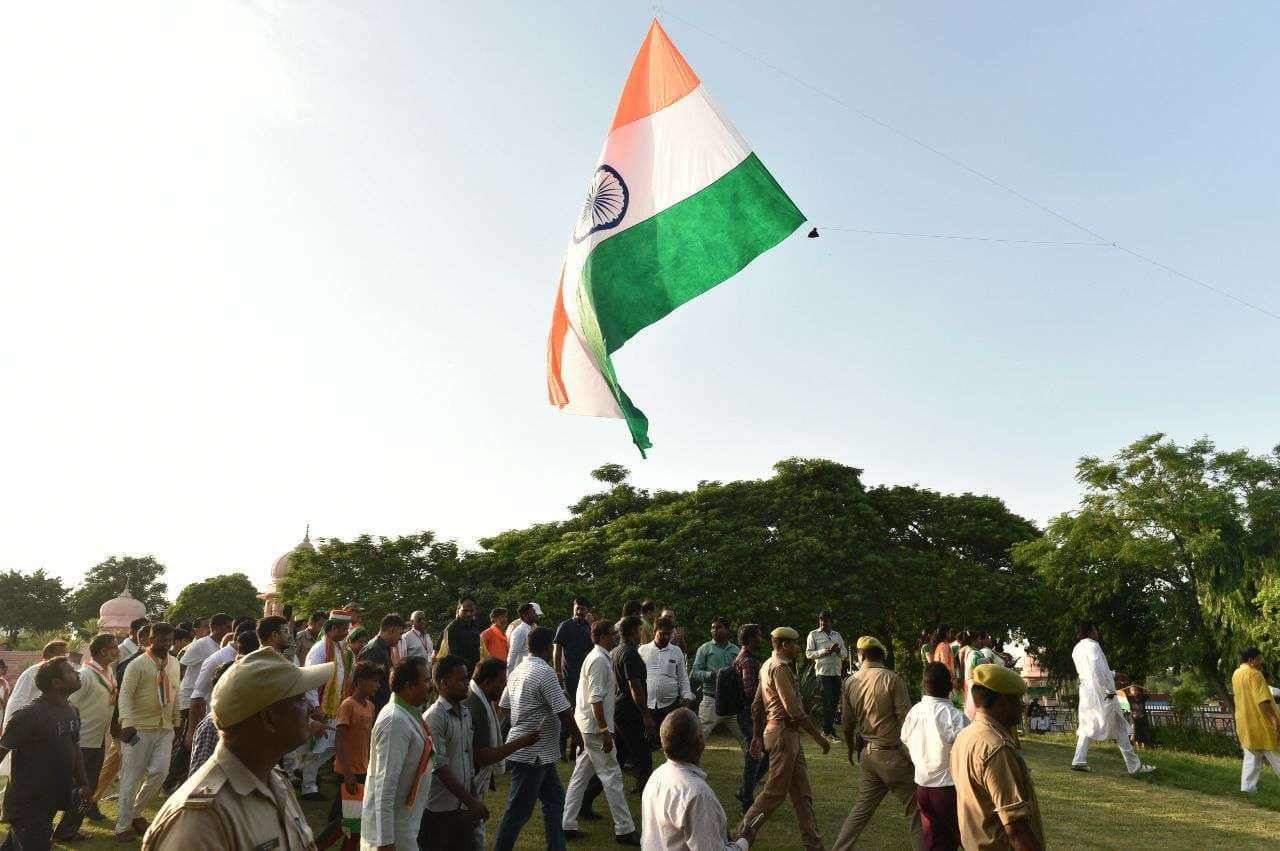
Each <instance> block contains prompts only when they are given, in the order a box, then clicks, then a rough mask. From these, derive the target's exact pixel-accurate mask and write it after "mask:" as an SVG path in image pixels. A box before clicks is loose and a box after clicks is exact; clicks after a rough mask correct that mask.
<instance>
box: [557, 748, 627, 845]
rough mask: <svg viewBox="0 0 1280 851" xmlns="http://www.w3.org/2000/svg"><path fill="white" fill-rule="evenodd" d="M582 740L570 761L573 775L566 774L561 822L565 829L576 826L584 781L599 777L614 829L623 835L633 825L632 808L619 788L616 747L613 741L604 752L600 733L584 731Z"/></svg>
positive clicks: (619, 777) (625, 794)
mask: <svg viewBox="0 0 1280 851" xmlns="http://www.w3.org/2000/svg"><path fill="white" fill-rule="evenodd" d="M582 742H583V745H585V747H583V749H582V753H580V754H578V760H577V762H575V763H574V764H573V776H572V777H570V778H569V791H568V792H566V793H565V796H564V819H563V821H562V822H561V824H562V826H563V827H564V829H565V830H577V829H578V810H580V809H582V798H583V795H584V794H585V793H586V791H587V783H588V782H590V780H591V778H592V776H593V775H594V776H596V777H599V778H600V785H601V786H603V787H604V796H605V798H606V799H607V800H608V801H609V812H610V813H612V814H613V832H614V833H616V834H617V835H618V836H624V835H626V834H628V833H631V832H632V831H633V830H635V829H636V823H635V822H634V821H632V820H631V809H630V808H629V807H628V806H627V793H626V790H625V789H623V788H622V767H621V766H619V765H618V748H617V743H616V742H615V743H614V748H613V750H611V751H609V752H608V753H605V752H604V736H602V735H600V734H599V733H583V734H582Z"/></svg>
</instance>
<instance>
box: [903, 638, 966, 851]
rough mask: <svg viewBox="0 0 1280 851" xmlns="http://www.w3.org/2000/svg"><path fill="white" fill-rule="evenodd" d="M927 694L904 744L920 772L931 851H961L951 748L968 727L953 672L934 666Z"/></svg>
mask: <svg viewBox="0 0 1280 851" xmlns="http://www.w3.org/2000/svg"><path fill="white" fill-rule="evenodd" d="M921 685H922V687H923V689H924V696H923V697H922V698H921V699H920V702H919V703H917V704H916V705H915V706H913V707H911V711H910V712H908V713H907V718H906V720H905V721H903V722H902V745H903V747H904V748H906V750H907V754H906V755H907V757H908V758H909V759H910V760H911V764H912V766H913V767H914V769H915V781H916V806H917V807H918V808H919V810H920V827H921V832H922V833H923V835H924V847H925V848H927V849H928V851H956V849H957V848H959V847H960V823H959V822H958V821H956V784H955V781H954V780H952V779H951V746H952V744H953V743H954V742H955V740H956V736H958V735H959V734H960V731H961V730H963V729H964V728H965V725H966V724H968V723H969V721H968V719H967V718H965V716H964V713H963V712H961V711H960V710H959V709H956V707H955V705H954V704H953V703H952V702H951V673H950V672H949V671H948V670H947V666H946V665H942V664H939V663H938V662H930V663H929V664H928V665H926V666H925V669H924V682H923V683H922V684H921Z"/></svg>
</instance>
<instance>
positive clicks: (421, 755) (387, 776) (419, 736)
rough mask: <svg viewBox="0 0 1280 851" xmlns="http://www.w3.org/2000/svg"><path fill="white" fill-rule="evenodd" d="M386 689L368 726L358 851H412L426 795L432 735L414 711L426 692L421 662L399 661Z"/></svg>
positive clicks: (424, 665) (427, 685)
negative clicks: (370, 730)
mask: <svg viewBox="0 0 1280 851" xmlns="http://www.w3.org/2000/svg"><path fill="white" fill-rule="evenodd" d="M410 678H412V681H410ZM391 688H392V694H391V700H389V701H387V705H386V706H384V707H382V711H380V712H379V713H378V719H377V720H376V721H374V722H373V736H372V741H371V743H370V746H369V771H368V773H367V774H366V775H365V781H364V807H363V810H362V811H361V815H360V848H361V851H373V849H377V848H381V847H383V846H386V845H392V846H394V847H395V849H396V851H417V848H418V829H419V827H421V825H422V811H423V809H425V808H426V806H427V795H428V794H429V793H430V791H431V772H430V771H428V770H427V767H428V763H429V762H430V759H431V750H430V748H431V731H430V728H428V726H427V722H426V721H424V720H422V716H421V714H420V711H419V709H418V707H419V706H420V705H421V704H422V703H425V702H426V700H427V697H428V695H429V694H430V691H431V673H430V671H429V670H428V668H427V662H426V660H425V659H419V658H413V659H405V660H402V661H401V662H400V663H399V664H398V665H397V666H396V668H395V669H394V670H393V672H392V678H391Z"/></svg>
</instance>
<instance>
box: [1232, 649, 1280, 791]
mask: <svg viewBox="0 0 1280 851" xmlns="http://www.w3.org/2000/svg"><path fill="white" fill-rule="evenodd" d="M1231 691H1232V693H1233V694H1234V695H1235V698H1236V736H1237V737H1238V738H1239V739H1240V749H1241V750H1242V751H1244V765H1243V766H1242V767H1241V769H1240V791H1241V792H1245V793H1246V794H1250V795H1252V794H1253V793H1254V792H1257V791H1258V778H1259V776H1260V775H1261V774H1262V763H1263V761H1266V762H1269V763H1271V768H1272V769H1273V770H1274V771H1275V772H1276V774H1277V775H1280V714H1277V712H1276V702H1275V698H1273V697H1272V696H1271V689H1270V687H1268V686H1267V678H1266V677H1264V676H1263V675H1262V653H1261V652H1260V651H1259V650H1258V648H1256V647H1246V648H1245V649H1244V650H1243V651H1241V653H1240V667H1239V668H1236V672H1235V673H1234V674H1232V675H1231Z"/></svg>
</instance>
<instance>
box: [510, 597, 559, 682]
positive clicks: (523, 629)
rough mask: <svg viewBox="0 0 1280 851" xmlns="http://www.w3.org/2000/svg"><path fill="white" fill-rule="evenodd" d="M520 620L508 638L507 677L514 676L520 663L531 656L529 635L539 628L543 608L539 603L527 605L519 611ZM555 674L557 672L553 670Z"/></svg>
mask: <svg viewBox="0 0 1280 851" xmlns="http://www.w3.org/2000/svg"><path fill="white" fill-rule="evenodd" d="M519 614H520V620H518V621H516V625H515V628H514V629H512V630H511V635H510V636H508V638H507V643H508V645H509V649H508V650H507V676H512V675H513V674H514V673H515V671H516V669H517V668H519V666H520V663H521V662H523V661H524V660H525V657H526V656H528V655H529V634H530V633H531V632H533V630H534V629H535V628H537V626H538V620H539V619H540V618H541V617H542V607H541V606H539V605H538V604H537V603H525V604H524V605H523V606H521V607H520V609H519ZM552 673H553V674H554V673H555V671H554V670H553V671H552Z"/></svg>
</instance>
